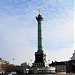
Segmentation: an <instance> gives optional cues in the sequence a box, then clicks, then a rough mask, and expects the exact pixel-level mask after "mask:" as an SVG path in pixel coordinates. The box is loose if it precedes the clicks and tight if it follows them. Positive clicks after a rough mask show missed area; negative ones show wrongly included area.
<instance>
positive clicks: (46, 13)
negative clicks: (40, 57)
mask: <svg viewBox="0 0 75 75" xmlns="http://www.w3.org/2000/svg"><path fill="white" fill-rule="evenodd" d="M39 8H40V11H41V14H42V16H43V18H44V21H43V22H42V34H43V35H42V36H43V50H44V51H45V52H46V54H47V60H50V61H55V60H57V61H64V60H69V58H70V57H71V56H72V53H73V51H74V1H73V0H40V1H38V0H0V57H1V58H3V59H5V60H7V61H10V62H11V63H12V62H13V60H12V59H13V58H14V59H15V60H14V63H15V64H20V63H23V62H26V61H27V62H29V63H31V61H30V60H32V62H34V54H35V51H37V21H36V19H35V17H36V16H37V15H38V13H37V12H38V9H39Z"/></svg>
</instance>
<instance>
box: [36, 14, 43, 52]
mask: <svg viewBox="0 0 75 75" xmlns="http://www.w3.org/2000/svg"><path fill="white" fill-rule="evenodd" d="M36 20H37V22H38V51H42V30H41V21H43V18H42V15H40V14H39V15H38V16H37V17H36Z"/></svg>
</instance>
